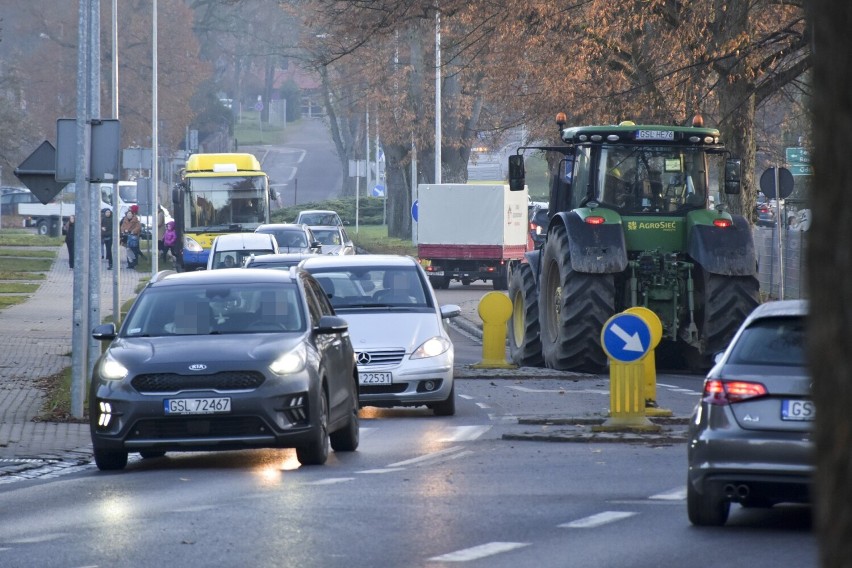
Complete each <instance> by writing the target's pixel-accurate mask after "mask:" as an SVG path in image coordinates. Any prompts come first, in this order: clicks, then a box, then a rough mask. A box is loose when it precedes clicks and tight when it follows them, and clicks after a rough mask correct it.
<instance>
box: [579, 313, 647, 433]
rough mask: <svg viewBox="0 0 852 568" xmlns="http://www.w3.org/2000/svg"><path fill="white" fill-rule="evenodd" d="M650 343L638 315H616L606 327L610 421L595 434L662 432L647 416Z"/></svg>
mask: <svg viewBox="0 0 852 568" xmlns="http://www.w3.org/2000/svg"><path fill="white" fill-rule="evenodd" d="M651 343H652V341H651V330H650V328H649V326H648V324H647V323H646V322H645V320H644V319H643V318H641V317H640V316H638V315H636V314H630V313H626V312H623V313H620V314H616V315H614V316H612V317H611V318H609V320H607V322H606V323H605V324H604V326H603V329H601V347H603V350H604V352H605V353H606V355H607V357H608V358H609V389H610V391H609V418H608V419H607V420H606V421H605V422H604V423H603V424H601V425H600V426H593V427H592V430H593V431H596V432H608V431H623V430H640V431H643V432H657V431H659V430H661V427H660V426H659V425H657V424H654V423H652V422H651V421H650V420H648V417H647V416H645V377H644V368H645V363H644V359H645V357H647V354H648V352H649V351H650V347H651Z"/></svg>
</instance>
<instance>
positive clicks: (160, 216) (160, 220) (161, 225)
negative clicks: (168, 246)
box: [157, 205, 166, 252]
mask: <svg viewBox="0 0 852 568" xmlns="http://www.w3.org/2000/svg"><path fill="white" fill-rule="evenodd" d="M165 232H166V214H165V213H164V212H163V206H162V205H160V206H159V207H158V208H157V250H159V251H160V252H163V250H164V249H163V233H165Z"/></svg>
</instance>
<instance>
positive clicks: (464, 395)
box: [457, 394, 473, 400]
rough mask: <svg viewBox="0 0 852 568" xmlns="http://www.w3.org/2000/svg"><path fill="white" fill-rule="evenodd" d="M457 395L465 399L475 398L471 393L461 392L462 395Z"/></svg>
mask: <svg viewBox="0 0 852 568" xmlns="http://www.w3.org/2000/svg"><path fill="white" fill-rule="evenodd" d="M457 396H458V397H459V398H463V399H465V400H473V397H472V396H470V395H469V394H460V395H457Z"/></svg>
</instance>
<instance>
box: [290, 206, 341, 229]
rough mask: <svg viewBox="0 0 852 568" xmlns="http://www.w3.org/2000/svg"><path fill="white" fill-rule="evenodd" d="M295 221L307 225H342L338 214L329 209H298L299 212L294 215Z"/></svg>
mask: <svg viewBox="0 0 852 568" xmlns="http://www.w3.org/2000/svg"><path fill="white" fill-rule="evenodd" d="M296 223H303V224H305V225H309V226H314V225H339V226H343V221H342V220H341V219H340V215H338V214H337V211H331V210H329V209H306V210H305V211H299V214H298V215H297V216H296Z"/></svg>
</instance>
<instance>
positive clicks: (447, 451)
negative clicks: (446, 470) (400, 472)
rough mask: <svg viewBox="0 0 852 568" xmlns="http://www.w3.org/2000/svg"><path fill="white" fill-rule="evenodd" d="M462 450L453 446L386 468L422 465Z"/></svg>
mask: <svg viewBox="0 0 852 568" xmlns="http://www.w3.org/2000/svg"><path fill="white" fill-rule="evenodd" d="M462 449H463V448H462V447H461V446H453V447H451V448H446V449H443V450H440V451H438V452H432V453H431V454H426V455H425V456H420V457H419V458H411V459H410V460H405V461H401V462H396V463H392V464H390V465H388V467H405V466H407V465H413V464H416V463H422V462H425V461H432V460H437V459H440V458H442V457H444V456H446V455H447V454H452V453H455V452H458V451H460V450H462Z"/></svg>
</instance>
